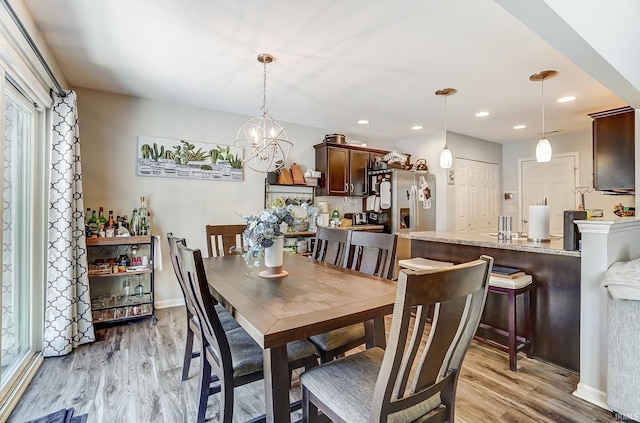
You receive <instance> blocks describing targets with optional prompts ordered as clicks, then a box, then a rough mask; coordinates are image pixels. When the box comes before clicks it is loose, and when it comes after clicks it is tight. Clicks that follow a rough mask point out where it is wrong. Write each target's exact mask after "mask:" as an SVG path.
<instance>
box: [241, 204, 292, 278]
mask: <svg viewBox="0 0 640 423" xmlns="http://www.w3.org/2000/svg"><path fill="white" fill-rule="evenodd" d="M292 209H293V206H285V207H282V206H278V205H276V206H272V207H271V208H268V209H266V210H263V211H262V212H260V213H259V214H258V215H257V216H249V217H245V218H244V221H245V222H246V224H247V229H246V230H245V231H244V233H243V237H244V244H245V253H244V260H245V262H246V263H247V266H248V267H259V266H260V265H261V264H262V260H263V259H264V249H265V248H269V247H271V246H272V245H273V243H274V240H275V238H277V237H279V236H281V235H283V233H284V232H286V231H287V228H288V226H290V225H293V223H294V222H295V217H294V215H293V212H292ZM285 225H286V226H285Z"/></svg>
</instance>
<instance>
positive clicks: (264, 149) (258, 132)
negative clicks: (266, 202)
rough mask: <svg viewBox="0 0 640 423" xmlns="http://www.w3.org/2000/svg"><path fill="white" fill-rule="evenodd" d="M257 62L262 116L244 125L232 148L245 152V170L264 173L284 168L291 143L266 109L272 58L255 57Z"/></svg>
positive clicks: (266, 55) (281, 127) (261, 55)
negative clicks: (260, 64) (260, 76)
mask: <svg viewBox="0 0 640 423" xmlns="http://www.w3.org/2000/svg"><path fill="white" fill-rule="evenodd" d="M258 61H259V62H260V63H262V64H263V91H262V108H261V110H262V116H258V117H254V118H251V119H249V120H247V121H246V122H245V123H243V124H242V126H241V127H240V129H239V130H238V134H237V135H236V140H235V142H234V143H233V144H234V145H235V146H236V147H238V148H241V149H242V150H243V151H244V159H243V164H244V165H245V166H247V167H248V168H249V169H251V170H255V171H256V172H262V173H267V172H273V171H275V170H278V169H280V168H282V167H284V164H285V161H286V160H287V158H288V157H289V150H290V149H291V147H292V146H293V143H291V142H290V141H289V138H288V137H287V132H286V131H285V129H284V127H283V126H282V125H280V124H279V123H278V122H276V121H275V120H273V118H272V117H271V115H270V114H269V110H268V109H267V64H268V63H271V62H273V56H272V55H270V54H267V53H263V54H260V55H258Z"/></svg>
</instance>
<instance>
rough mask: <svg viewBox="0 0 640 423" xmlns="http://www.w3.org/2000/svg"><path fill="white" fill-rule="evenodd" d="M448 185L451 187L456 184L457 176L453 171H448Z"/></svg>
mask: <svg viewBox="0 0 640 423" xmlns="http://www.w3.org/2000/svg"><path fill="white" fill-rule="evenodd" d="M447 183H448V184H449V185H454V184H455V183H456V174H455V171H454V170H453V169H449V170H447Z"/></svg>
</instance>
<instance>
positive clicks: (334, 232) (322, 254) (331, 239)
mask: <svg viewBox="0 0 640 423" xmlns="http://www.w3.org/2000/svg"><path fill="white" fill-rule="evenodd" d="M350 235H351V231H348V230H344V229H334V228H327V227H325V226H320V227H318V229H317V231H316V239H315V244H314V246H313V253H312V254H311V258H313V259H314V260H318V261H321V262H324V263H329V264H335V265H337V266H342V262H343V260H344V252H345V249H346V247H347V242H348V241H349V236H350Z"/></svg>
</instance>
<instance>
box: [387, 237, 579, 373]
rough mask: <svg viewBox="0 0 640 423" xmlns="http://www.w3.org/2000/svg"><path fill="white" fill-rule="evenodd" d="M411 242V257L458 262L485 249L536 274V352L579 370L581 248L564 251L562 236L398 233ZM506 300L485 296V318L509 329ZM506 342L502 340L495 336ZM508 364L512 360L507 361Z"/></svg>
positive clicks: (520, 319)
mask: <svg viewBox="0 0 640 423" xmlns="http://www.w3.org/2000/svg"><path fill="white" fill-rule="evenodd" d="M398 235H399V236H400V237H402V238H405V239H408V240H409V241H410V243H411V255H410V256H411V257H425V258H428V259H432V260H440V261H448V262H452V263H454V264H458V263H463V262H466V261H471V260H475V259H477V258H478V257H479V256H480V255H482V254H486V255H488V256H491V257H493V258H494V263H495V265H496V266H505V267H513V268H517V269H520V270H522V271H523V272H525V273H527V274H529V275H531V276H532V277H533V288H532V298H531V301H532V309H533V326H534V331H533V332H534V340H533V343H532V345H533V355H534V356H535V357H538V358H540V359H543V360H545V361H548V362H551V363H554V364H556V365H558V366H561V367H564V368H566V369H570V370H573V371H580V290H581V276H580V275H581V273H580V272H581V269H580V265H581V260H582V259H581V253H580V251H565V250H564V249H563V248H562V240H559V239H554V240H551V242H529V241H527V240H526V239H514V240H511V241H499V240H498V238H497V236H490V235H481V234H458V233H452V232H408V233H400V234H398ZM521 301H522V299H521V298H520V299H518V316H517V319H516V320H517V327H518V333H524V325H523V322H524V315H523V313H522V311H523V307H522V302H521ZM506 311H507V299H506V298H505V296H503V295H489V296H488V297H487V301H486V305H485V310H484V314H483V316H482V320H483V322H485V323H488V324H490V325H492V326H495V327H499V328H501V329H506V328H507V322H508V316H507V313H506ZM496 340H497V341H500V342H503V343H504V342H506V341H505V340H503V339H496ZM505 366H506V368H508V364H507V363H506V362H505Z"/></svg>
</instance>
